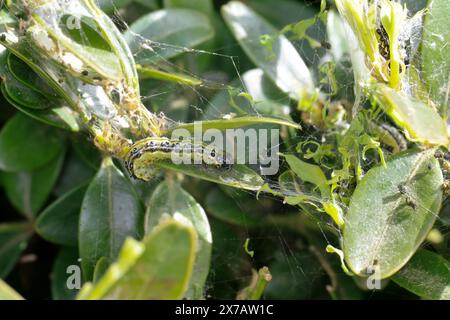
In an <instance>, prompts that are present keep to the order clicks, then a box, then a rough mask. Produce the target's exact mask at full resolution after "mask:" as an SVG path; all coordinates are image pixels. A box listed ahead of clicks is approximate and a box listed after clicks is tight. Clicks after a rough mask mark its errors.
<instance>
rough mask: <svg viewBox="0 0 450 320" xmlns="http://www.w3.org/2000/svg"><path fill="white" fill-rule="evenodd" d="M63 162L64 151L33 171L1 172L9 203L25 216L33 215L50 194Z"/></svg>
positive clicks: (30, 217) (31, 216)
mask: <svg viewBox="0 0 450 320" xmlns="http://www.w3.org/2000/svg"><path fill="white" fill-rule="evenodd" d="M63 162H64V152H62V153H61V154H59V155H58V156H57V157H55V158H54V159H53V160H51V161H50V162H49V163H47V164H45V165H44V166H42V167H40V168H38V169H36V170H34V171H21V172H14V173H9V172H2V174H1V176H2V181H3V185H4V187H5V191H6V195H7V197H8V199H9V201H10V202H11V204H12V205H13V206H14V207H15V208H16V209H17V210H18V211H19V212H20V213H22V214H24V215H25V216H26V217H27V218H29V219H32V218H33V217H35V216H36V215H37V213H38V212H39V210H40V209H41V208H42V206H43V205H44V204H45V202H46V201H47V199H48V197H49V196H50V193H51V191H52V190H53V187H54V186H55V184H56V181H57V180H58V177H59V174H60V172H61V169H62V165H63Z"/></svg>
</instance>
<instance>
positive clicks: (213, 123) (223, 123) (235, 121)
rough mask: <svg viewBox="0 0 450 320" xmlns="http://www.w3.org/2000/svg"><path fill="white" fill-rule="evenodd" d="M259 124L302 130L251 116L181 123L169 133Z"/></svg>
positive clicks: (286, 122) (272, 119)
mask: <svg viewBox="0 0 450 320" xmlns="http://www.w3.org/2000/svg"><path fill="white" fill-rule="evenodd" d="M257 124H274V125H280V126H287V127H291V128H295V129H300V128H301V127H300V125H299V124H296V123H294V122H292V121H289V120H286V119H279V118H268V117H257V116H254V117H251V116H249V117H238V118H231V119H226V120H205V121H198V122H194V123H181V124H177V125H176V126H174V127H173V128H170V130H168V132H167V133H170V132H172V131H173V130H175V129H186V130H188V131H190V132H194V130H195V129H196V128H201V129H202V130H208V129H218V130H225V129H237V128H242V127H246V126H251V125H257Z"/></svg>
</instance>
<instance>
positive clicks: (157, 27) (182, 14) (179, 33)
mask: <svg viewBox="0 0 450 320" xmlns="http://www.w3.org/2000/svg"><path fill="white" fill-rule="evenodd" d="M137 35H138V36H137ZM124 36H125V39H126V40H127V42H128V44H129V46H130V48H131V50H132V51H133V53H134V54H135V56H136V57H135V59H136V62H137V63H139V64H152V63H156V62H157V61H161V60H164V59H170V58H173V57H175V56H177V55H179V54H181V53H183V52H185V51H186V50H185V49H184V48H194V47H196V46H198V45H200V44H202V43H203V42H205V41H207V40H209V39H211V38H212V37H213V36H214V29H213V27H212V25H211V22H210V21H209V19H208V17H207V16H205V15H204V14H203V13H201V12H198V11H194V10H189V9H175V8H171V9H164V10H158V11H154V12H151V13H149V14H147V15H145V16H143V17H141V18H140V19H138V20H137V21H136V22H134V23H133V24H132V25H131V26H130V29H129V30H128V31H127V32H126V33H125V35H124ZM142 37H143V38H145V39H148V43H147V44H146V45H147V46H150V48H143V47H142V45H143V44H145V41H144V43H143V41H142V40H143V39H142Z"/></svg>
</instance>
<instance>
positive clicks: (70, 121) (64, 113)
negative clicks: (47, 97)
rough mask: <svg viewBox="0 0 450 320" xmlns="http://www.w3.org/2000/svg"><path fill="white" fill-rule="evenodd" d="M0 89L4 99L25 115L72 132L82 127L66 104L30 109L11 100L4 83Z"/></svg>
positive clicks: (76, 116)
mask: <svg viewBox="0 0 450 320" xmlns="http://www.w3.org/2000/svg"><path fill="white" fill-rule="evenodd" d="M0 89H1V92H2V94H3V96H4V97H5V99H6V100H7V101H8V102H9V103H10V104H11V105H13V106H14V107H16V108H17V109H18V110H19V111H21V112H23V113H24V114H26V115H27V116H29V117H31V118H33V119H35V120H37V121H40V122H43V123H45V124H47V125H51V126H54V127H57V128H60V129H64V130H68V131H73V132H78V131H81V129H82V128H81V126H80V119H79V116H78V115H77V114H76V113H75V112H74V111H72V110H71V109H70V108H69V107H68V106H66V105H62V106H60V107H55V108H51V109H45V110H36V109H30V108H27V107H24V106H23V105H21V104H18V103H16V101H14V100H12V99H11V98H10V97H9V95H8V93H7V92H6V88H5V84H4V83H2V84H1V85H0Z"/></svg>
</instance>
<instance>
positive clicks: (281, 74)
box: [222, 1, 314, 99]
mask: <svg viewBox="0 0 450 320" xmlns="http://www.w3.org/2000/svg"><path fill="white" fill-rule="evenodd" d="M222 15H223V17H224V19H225V21H226V23H227V24H228V27H229V28H230V29H231V31H232V33H233V34H234V36H235V37H236V39H237V40H238V41H239V43H240V45H241V46H242V48H243V49H244V51H245V52H246V54H247V55H248V56H249V57H250V59H252V61H253V62H254V63H255V65H257V66H258V67H259V68H261V69H263V70H264V72H265V73H266V75H267V76H268V77H269V78H271V79H272V81H274V82H275V84H276V85H277V86H278V87H279V88H280V89H281V90H283V91H284V92H286V93H287V94H289V95H290V96H291V97H292V98H294V99H299V98H300V97H301V95H302V93H303V92H304V91H305V90H306V91H307V92H309V91H310V90H312V89H313V87H314V84H313V81H312V77H311V74H310V72H309V70H308V68H307V67H306V65H305V63H304V62H303V60H302V58H301V57H300V55H299V54H298V52H297V50H295V47H294V46H293V45H292V43H291V42H289V40H288V39H287V38H286V37H285V36H283V35H279V34H278V30H277V29H275V28H274V27H272V26H271V25H270V24H269V23H267V22H266V21H264V20H263V19H262V18H261V17H259V16H258V15H257V14H255V13H254V12H253V11H252V10H251V9H250V8H248V7H247V6H246V5H245V4H243V3H242V2H237V1H231V2H229V3H227V4H226V5H224V6H223V7H222ZM264 36H268V37H270V39H271V42H272V43H271V46H270V48H267V47H265V46H263V45H262V44H261V41H260V38H261V37H264Z"/></svg>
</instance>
